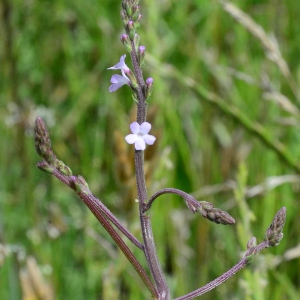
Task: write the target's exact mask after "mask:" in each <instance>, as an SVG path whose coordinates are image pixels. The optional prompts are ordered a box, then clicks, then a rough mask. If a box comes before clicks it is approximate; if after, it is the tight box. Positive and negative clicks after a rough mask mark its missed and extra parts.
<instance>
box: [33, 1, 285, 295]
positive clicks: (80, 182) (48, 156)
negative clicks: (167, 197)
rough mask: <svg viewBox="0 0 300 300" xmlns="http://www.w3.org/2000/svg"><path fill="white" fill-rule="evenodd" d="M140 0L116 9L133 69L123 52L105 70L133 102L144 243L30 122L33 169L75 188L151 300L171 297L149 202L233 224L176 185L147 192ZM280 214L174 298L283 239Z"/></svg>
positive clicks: (149, 139)
mask: <svg viewBox="0 0 300 300" xmlns="http://www.w3.org/2000/svg"><path fill="white" fill-rule="evenodd" d="M139 2H140V1H139V0H123V1H122V10H121V17H122V20H123V24H124V28H125V32H126V33H124V34H122V35H121V41H122V43H123V44H124V45H125V47H126V49H127V51H128V52H129V53H130V58H131V62H132V66H133V69H132V70H131V69H130V68H129V67H128V66H127V65H126V63H125V58H126V55H123V56H121V58H120V61H119V62H118V63H117V64H116V65H115V66H113V67H111V68H108V69H110V70H120V71H121V75H119V74H115V75H113V76H112V77H111V83H112V84H111V86H110V87H109V91H110V92H114V91H116V90H117V89H119V88H120V87H122V86H123V85H127V86H129V87H130V88H131V90H132V93H133V94H132V96H133V100H134V101H135V102H136V105H137V116H136V121H135V122H133V123H132V124H130V130H131V132H132V133H131V134H129V135H127V136H126V137H125V140H126V141H127V142H128V143H129V144H134V147H135V154H134V159H135V174H136V185H137V192H138V195H137V198H138V205H139V216H140V225H141V231H142V236H143V241H142V242H141V241H139V240H138V239H137V238H136V237H135V236H134V235H133V234H132V233H131V232H130V231H129V230H127V229H126V228H125V227H124V226H123V225H122V224H121V222H120V221H119V220H118V219H117V218H116V217H115V216H114V215H113V214H112V213H111V212H110V211H109V210H108V208H107V207H106V206H105V205H104V204H103V203H102V202H101V201H100V200H99V199H98V198H97V197H96V196H94V195H93V194H92V192H91V191H90V189H89V186H88V184H87V183H86V181H85V179H84V178H83V177H82V176H80V175H78V176H75V175H73V173H72V170H71V169H70V168H69V167H68V166H67V165H65V164H64V163H63V162H62V161H60V160H59V159H58V158H57V157H56V155H55V154H54V152H53V150H52V148H51V140H50V137H49V132H48V130H47V127H46V125H45V123H44V121H43V120H42V118H40V117H38V118H37V119H36V122H35V146H36V150H37V152H38V154H39V155H40V156H41V157H42V158H43V161H41V162H39V163H38V164H37V166H38V168H40V169H41V170H43V171H45V172H46V173H48V174H51V175H53V176H55V177H56V178H58V179H59V180H60V181H62V182H63V183H64V184H66V185H67V186H69V187H70V188H71V189H73V190H74V191H75V192H76V194H77V195H78V196H79V198H80V199H81V200H82V201H83V202H84V203H85V204H86V206H87V207H88V208H89V209H90V210H91V212H92V213H93V214H94V215H95V216H96V218H97V219H98V221H99V222H100V223H101V225H102V226H103V227H104V228H105V229H106V231H107V232H108V233H109V234H110V236H111V237H112V238H113V240H114V241H115V242H116V244H117V245H118V247H119V248H120V249H121V251H122V252H123V253H124V254H125V256H126V257H127V259H128V260H129V262H130V263H131V264H132V266H133V267H134V268H135V270H136V271H137V273H138V275H139V276H140V277H141V279H142V280H143V282H144V284H145V286H146V287H147V289H148V290H149V292H150V294H151V296H152V297H153V298H154V299H159V300H168V299H171V291H170V289H169V287H168V284H167V281H166V278H165V276H164V274H163V270H162V267H161V264H160V262H159V259H158V255H157V251H156V245H155V242H154V237H153V233H152V226H151V219H150V215H149V211H150V209H151V206H152V205H153V202H154V201H155V200H156V199H157V198H158V197H159V196H160V195H162V194H166V193H171V194H176V195H179V196H181V197H182V198H183V199H184V201H185V203H186V205H187V207H188V208H189V210H190V211H191V212H193V213H196V212H198V213H200V214H201V215H202V216H203V217H204V218H207V219H208V220H210V221H212V222H214V223H217V224H223V225H232V224H234V223H235V220H234V218H232V217H231V216H230V215H229V214H228V213H227V212H225V211H222V210H220V209H218V208H215V207H214V206H213V204H212V203H209V202H206V201H197V200H196V199H195V198H193V197H192V196H191V195H189V194H187V193H185V192H184V191H181V190H178V189H175V188H165V189H162V190H159V191H158V192H156V193H155V194H154V195H152V196H151V197H148V196H147V190H146V184H145V176H144V150H145V148H146V144H148V145H153V143H154V142H155V140H156V138H155V137H154V136H153V135H150V134H149V132H150V130H151V124H150V123H148V122H147V121H146V116H147V106H148V104H149V101H150V97H151V93H152V89H153V78H151V77H150V78H148V79H146V80H144V77H143V73H142V66H143V65H144V58H145V53H146V48H145V47H144V46H142V45H140V37H139V35H138V34H137V33H136V30H137V28H138V27H139V26H140V21H141V19H142V15H141V13H140V6H139ZM285 217H286V209H285V207H283V208H281V209H280V210H279V211H278V212H277V214H276V215H275V217H274V219H273V221H272V223H271V225H270V226H269V228H268V229H267V230H266V233H265V237H264V240H263V241H262V242H261V243H260V244H258V245H257V243H256V238H255V237H252V238H251V239H250V240H249V242H248V243H247V250H246V252H245V254H244V256H243V258H242V259H241V260H240V261H239V262H238V263H237V264H236V265H235V266H233V267H232V268H231V269H230V270H228V271H227V272H225V273H224V274H223V275H221V276H220V277H218V278H216V279H215V280H213V281H211V282H210V283H208V284H207V285H205V286H203V287H201V288H199V289H197V290H195V291H193V292H191V293H189V294H186V295H183V296H181V297H179V298H176V299H177V300H179V299H180V300H184V299H193V298H195V297H197V296H201V295H203V294H204V293H206V292H208V291H210V290H212V289H214V288H215V287H217V286H218V285H220V284H221V283H223V282H224V281H226V280H227V279H228V278H230V277H231V276H233V275H234V274H235V273H236V272H238V271H239V270H241V269H242V268H243V267H245V266H246V265H248V264H249V263H250V262H251V260H252V258H253V256H254V255H256V254H257V253H258V252H259V251H261V250H263V249H265V248H268V247H274V246H277V245H278V244H279V242H280V241H281V239H282V237H283V233H282V230H283V226H284V223H285ZM115 227H116V228H117V229H119V230H120V232H121V233H123V234H124V235H125V236H126V237H127V238H128V239H129V240H130V241H131V242H132V243H133V245H134V246H136V247H138V248H139V249H140V250H141V251H142V252H143V253H144V256H145V259H146V262H147V265H148V267H149V270H150V273H151V277H150V276H149V275H148V273H147V272H146V270H145V269H144V268H143V267H142V265H141V263H140V262H139V261H138V259H137V258H136V256H135V255H134V254H133V252H132V251H131V250H130V249H129V248H128V246H127V245H126V244H125V242H124V241H123V239H122V238H121V236H120V233H119V232H117V231H116V229H115Z"/></svg>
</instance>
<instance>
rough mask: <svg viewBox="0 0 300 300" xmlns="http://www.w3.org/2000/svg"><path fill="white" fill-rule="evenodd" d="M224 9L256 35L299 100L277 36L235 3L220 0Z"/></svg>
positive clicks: (296, 88) (295, 85) (268, 56)
mask: <svg viewBox="0 0 300 300" xmlns="http://www.w3.org/2000/svg"><path fill="white" fill-rule="evenodd" d="M219 2H220V3H221V5H222V6H223V9H224V10H225V11H227V12H228V13H229V14H230V15H231V16H232V17H233V18H234V19H235V20H237V21H238V22H239V23H240V24H241V25H242V26H244V27H245V28H246V29H247V30H248V31H249V32H250V33H251V34H252V35H253V36H254V37H256V38H257V39H258V40H259V41H260V42H261V44H262V45H263V48H264V50H265V53H266V56H267V58H268V59H270V60H271V61H273V62H274V63H275V64H276V65H277V66H278V68H279V69H280V71H281V73H282V74H283V75H284V77H285V78H286V80H287V82H288V83H289V85H290V87H291V89H292V91H293V93H294V95H295V97H296V98H297V99H298V101H299V91H298V87H297V84H296V82H295V81H294V79H293V77H292V75H291V72H290V69H289V67H288V65H287V63H286V61H285V60H284V59H283V57H282V55H281V52H280V50H279V47H278V44H277V42H276V40H275V37H274V36H272V37H270V36H268V35H267V33H266V32H265V31H264V29H263V28H262V27H261V26H260V25H258V24H257V23H256V22H255V21H254V20H253V19H252V18H251V17H250V16H249V15H247V14H246V13H244V12H243V11H241V10H240V9H239V8H238V7H236V6H235V5H234V4H233V3H231V2H230V1H227V0H219Z"/></svg>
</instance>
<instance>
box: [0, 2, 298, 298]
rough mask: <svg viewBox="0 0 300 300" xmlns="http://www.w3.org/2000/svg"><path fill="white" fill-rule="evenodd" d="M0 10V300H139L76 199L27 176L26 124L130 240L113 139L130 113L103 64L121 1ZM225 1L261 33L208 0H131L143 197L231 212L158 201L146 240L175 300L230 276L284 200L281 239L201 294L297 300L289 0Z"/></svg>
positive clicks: (115, 46) (125, 150)
mask: <svg viewBox="0 0 300 300" xmlns="http://www.w3.org/2000/svg"><path fill="white" fill-rule="evenodd" d="M0 3H1V4H0V12H1V20H0V22H1V24H0V58H1V64H0V76H1V80H0V119H1V122H0V137H1V142H0V151H1V152H0V298H1V299H5V300H6V299H13V300H14V299H26V300H29V299H74V300H76V299H134V300H136V299H149V298H150V294H149V292H148V291H147V290H146V288H144V286H143V284H142V282H141V280H140V279H139V277H138V276H137V275H136V274H135V271H134V270H133V268H132V266H131V265H130V264H129V263H128V262H127V261H126V259H125V258H124V256H123V254H122V253H119V251H118V249H117V248H116V247H115V245H114V244H113V242H112V240H111V238H110V237H109V236H108V234H106V232H105V231H104V230H103V229H102V228H101V226H100V225H99V224H98V222H97V220H96V219H95V217H94V216H93V215H92V214H91V213H90V212H89V211H88V209H87V208H86V207H85V206H84V205H83V203H81V201H80V199H78V198H77V197H76V195H75V194H74V193H73V192H72V191H71V190H69V189H68V188H67V187H66V186H64V185H63V184H62V183H60V182H59V181H58V180H57V179H55V178H52V177H51V176H49V175H47V174H45V173H43V172H41V171H40V170H38V169H37V168H36V167H35V164H36V163H37V162H38V161H39V157H38V155H37V154H36V152H35V148H34V139H33V124H34V120H35V117H36V116H38V115H39V116H42V117H43V118H44V120H45V122H46V123H47V125H48V126H49V130H50V134H51V138H52V144H53V149H54V151H55V153H56V154H57V156H58V157H59V159H61V160H62V161H64V162H65V163H66V164H67V165H68V166H70V167H71V169H72V170H73V173H74V174H81V175H82V176H84V177H85V179H86V180H87V182H88V183H89V185H90V188H91V190H92V191H93V193H94V194H95V195H97V196H98V197H99V198H100V199H101V200H102V201H103V202H104V203H105V204H106V205H107V207H108V208H109V209H110V210H111V211H112V212H113V213H114V214H115V215H116V216H117V217H118V218H119V219H120V220H122V222H123V223H124V224H126V226H127V228H129V229H130V230H131V231H132V232H133V233H134V234H135V235H136V236H137V237H138V238H139V239H140V238H141V234H140V230H139V219H138V208H137V204H136V202H135V200H134V199H135V197H136V191H135V181H134V173H133V147H132V146H130V147H129V146H128V145H126V144H125V143H124V136H125V135H127V134H128V133H129V124H130V122H131V121H132V120H134V114H135V111H134V109H135V107H134V106H135V105H134V102H133V101H132V98H131V91H130V89H129V88H128V87H123V88H121V89H120V90H118V91H116V92H114V93H109V92H108V87H109V85H110V82H109V81H110V77H111V76H112V75H113V74H114V73H117V72H114V71H111V70H107V68H108V67H111V66H113V65H115V64H116V63H117V62H118V61H119V58H120V56H121V55H123V54H124V53H126V50H125V48H124V47H123V45H122V44H121V42H120V40H119V37H120V35H121V34H122V33H123V32H124V30H123V28H122V22H121V19H120V6H121V1H120V0H98V1H95V0H85V1H83V0H72V1H70V0H64V1H63V0H51V1H49V0H48V1H47V0H25V1H24V0H22V1H20V0H1V2H0ZM234 4H235V5H236V6H237V7H239V8H240V9H241V10H242V11H244V12H245V13H247V14H248V15H249V16H251V18H252V19H253V20H254V21H255V22H256V23H257V24H259V26H261V28H260V27H255V24H254V23H251V22H250V23H249V22H248V21H249V20H248V19H247V16H245V15H241V14H240V13H238V16H237V18H238V21H237V20H235V19H234V18H233V14H234V11H235V10H234V7H229V8H228V6H227V9H226V10H225V9H224V7H223V6H222V4H221V3H220V2H218V1H201V0H193V1H192V0H184V1H183V0H182V1H171V0H163V1H152V0H142V1H141V11H142V13H143V21H142V23H141V28H140V29H139V31H138V33H139V34H140V36H141V44H142V45H145V46H146V49H147V56H146V65H145V67H144V74H145V78H147V77H149V76H151V77H153V78H154V92H153V96H152V98H151V103H150V107H149V118H148V120H149V121H151V123H152V126H153V129H152V131H151V133H152V134H154V135H156V136H157V142H156V143H155V145H154V146H152V147H148V148H147V151H146V152H145V157H146V164H145V169H146V176H147V184H148V192H149V195H151V194H152V193H154V192H155V191H157V190H158V189H160V188H163V187H175V188H179V189H182V190H184V191H186V192H188V193H191V194H192V195H194V196H195V197H196V199H198V200H206V201H210V202H212V203H214V205H215V206H216V207H219V208H221V209H223V210H226V211H228V212H229V213H230V214H231V215H232V216H233V217H234V218H235V219H236V224H235V225H234V226H222V225H217V224H213V223H210V222H208V221H207V220H204V219H203V218H201V217H200V216H199V215H193V214H192V213H190V212H189V211H188V210H187V208H186V206H185V204H184V202H183V201H182V199H180V198H179V197H177V196H170V195H164V196H162V197H161V198H159V199H158V200H157V201H156V202H155V204H154V205H153V208H152V223H153V230H154V236H155V240H156V244H157V249H158V253H159V258H160V260H161V262H162V265H163V268H164V271H165V274H166V276H167V280H168V283H169V285H170V288H171V291H172V297H173V298H176V297H179V296H181V295H183V294H185V293H188V292H190V291H192V290H194V289H196V288H198V287H200V286H202V285H204V284H206V283H207V282H209V281H211V280H213V279H214V278H216V277H217V276H219V275H221V274H222V273H223V272H225V271H227V270H228V269H229V268H230V267H232V266H233V265H234V264H235V263H236V262H237V261H238V260H239V259H240V257H241V255H242V253H243V251H245V249H246V243H247V241H248V240H249V239H250V238H251V237H252V236H253V235H254V236H256V237H257V239H258V242H260V241H262V239H263V238H264V233H265V230H266V229H267V227H268V226H269V224H270V223H271V221H272V219H273V216H274V214H275V213H276V211H277V210H278V209H279V208H281V207H282V206H286V208H287V221H286V225H285V228H284V239H283V240H282V242H281V244H280V245H279V246H278V247H276V248H272V249H268V250H264V251H263V252H261V253H260V254H259V255H258V256H257V257H256V258H255V259H254V261H253V263H252V265H251V266H250V267H249V268H246V269H244V270H242V271H241V272H239V273H238V274H236V275H235V276H234V277H233V278H231V279H230V280H228V281H227V282H226V283H224V284H222V285H221V286H219V287H218V288H217V289H215V290H213V291H211V292H209V293H207V294H205V295H204V296H202V298H203V299H214V300H218V299H272V300H282V299H299V297H300V290H299V286H300V260H299V256H300V243H299V236H300V224H299V223H300V218H299V217H298V215H299V212H300V207H299V188H300V185H299V183H300V177H299V172H300V167H299V165H300V147H299V145H300V133H299V128H300V122H299V121H300V93H299V89H298V86H299V82H300V60H299V57H300V55H299V53H300V52H299V51H300V35H299V32H300V22H299V19H300V6H299V3H298V2H297V1H294V0H286V1H279V0H268V1H267V0H260V1H258V0H245V1H242V0H235V1H234ZM247 20H248V21H247ZM259 28H260V29H259ZM260 30H261V31H260ZM264 32H265V35H264ZM126 62H127V64H128V66H129V67H130V66H131V64H130V61H129V55H128V53H127V60H126ZM128 244H129V243H128ZM130 247H131V249H133V247H132V246H130ZM133 251H134V253H135V254H136V255H137V256H138V257H139V258H140V260H141V262H142V263H143V265H145V260H144V258H143V256H142V253H141V251H139V250H138V249H133Z"/></svg>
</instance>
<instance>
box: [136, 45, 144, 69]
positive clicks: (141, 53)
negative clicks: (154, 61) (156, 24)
mask: <svg viewBox="0 0 300 300" xmlns="http://www.w3.org/2000/svg"><path fill="white" fill-rule="evenodd" d="M145 55H146V47H145V46H140V47H139V48H138V62H139V65H140V67H141V66H143V65H144V61H145Z"/></svg>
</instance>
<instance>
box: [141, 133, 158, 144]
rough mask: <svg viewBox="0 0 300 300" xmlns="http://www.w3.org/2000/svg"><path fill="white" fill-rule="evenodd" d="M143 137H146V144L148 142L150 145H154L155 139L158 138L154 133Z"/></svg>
mask: <svg viewBox="0 0 300 300" xmlns="http://www.w3.org/2000/svg"><path fill="white" fill-rule="evenodd" d="M143 139H144V141H145V142H146V144H148V145H153V144H154V142H155V140H156V137H155V136H153V135H151V134H145V135H144V136H143Z"/></svg>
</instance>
